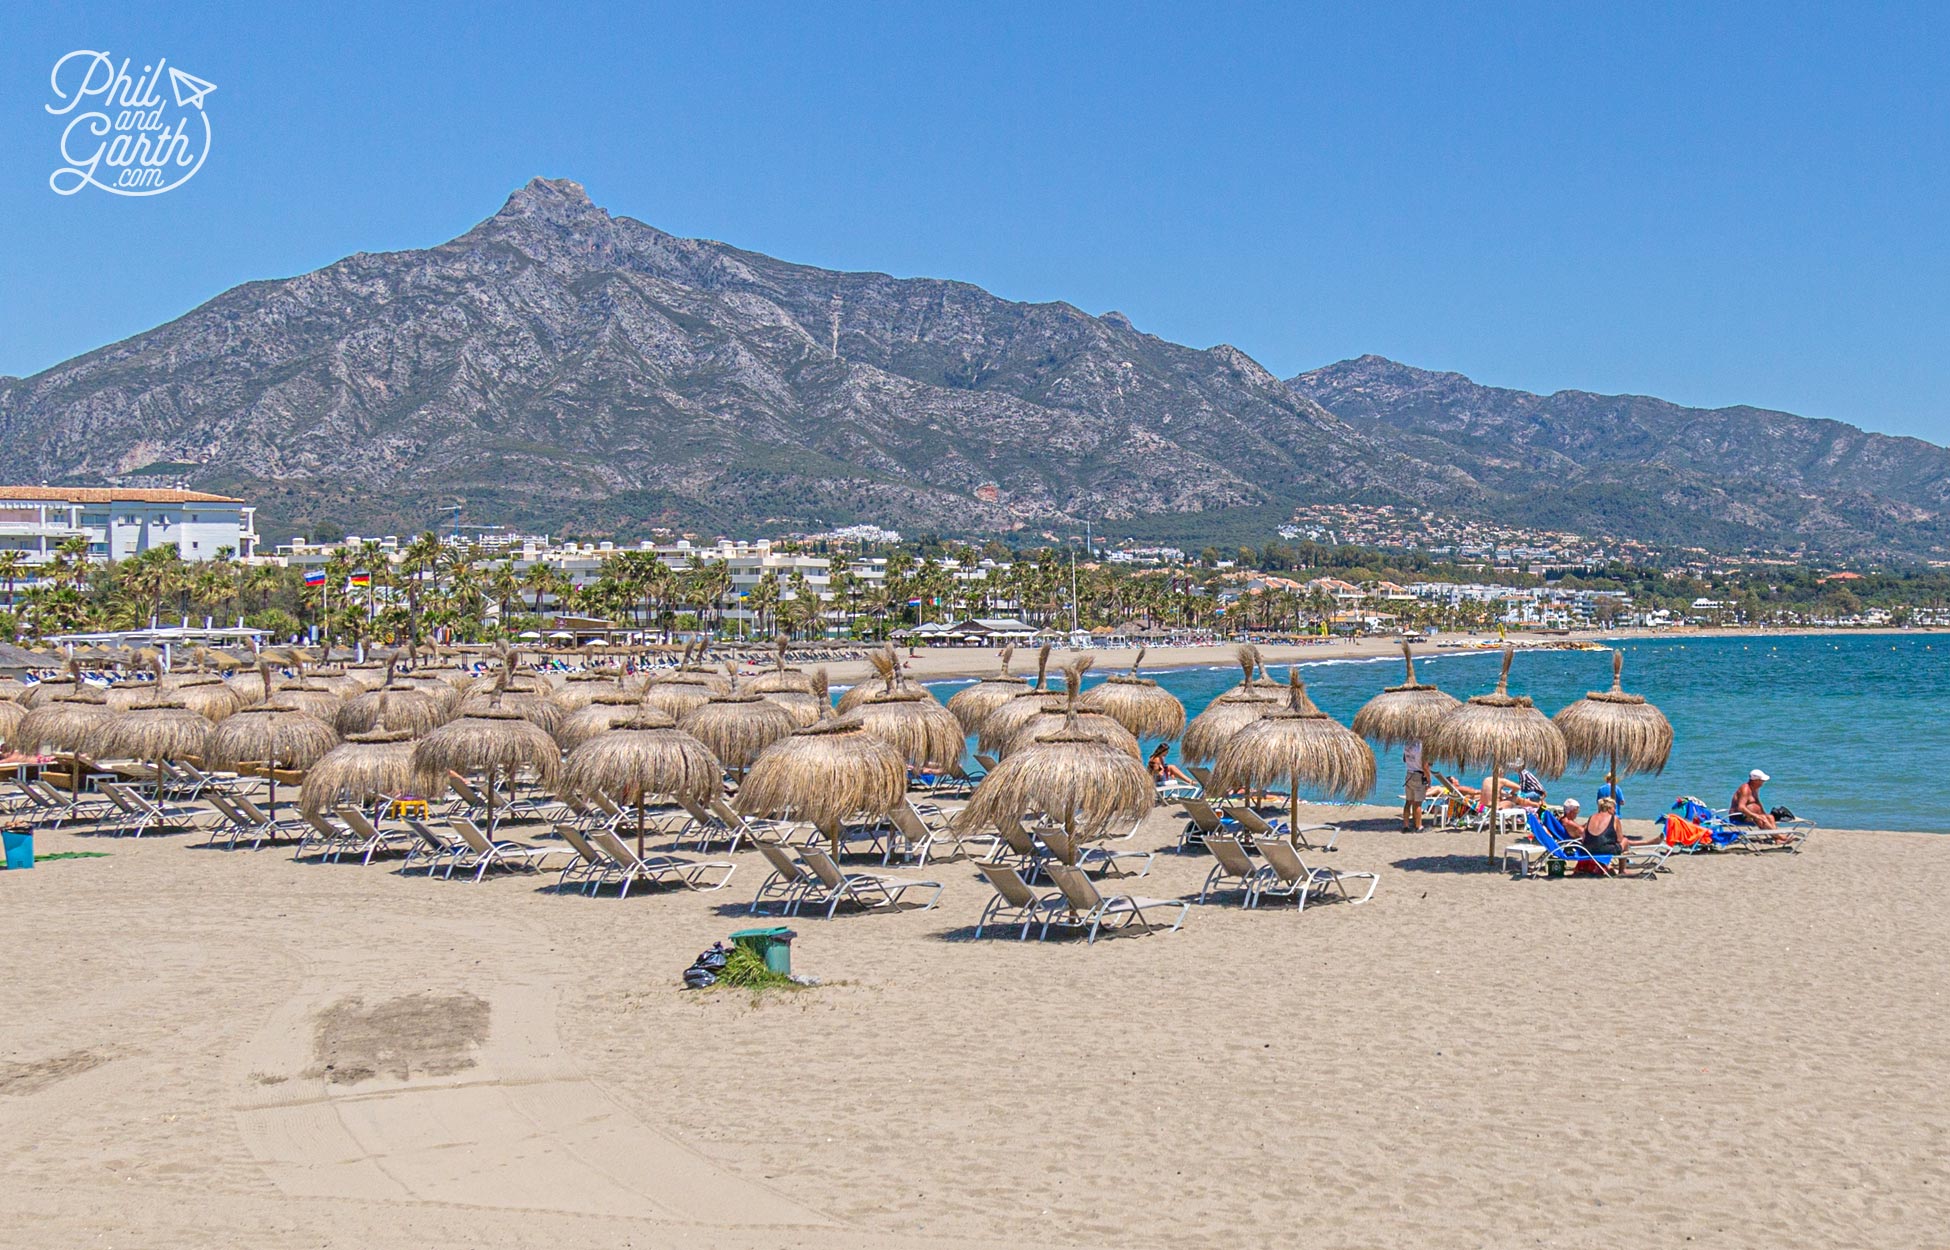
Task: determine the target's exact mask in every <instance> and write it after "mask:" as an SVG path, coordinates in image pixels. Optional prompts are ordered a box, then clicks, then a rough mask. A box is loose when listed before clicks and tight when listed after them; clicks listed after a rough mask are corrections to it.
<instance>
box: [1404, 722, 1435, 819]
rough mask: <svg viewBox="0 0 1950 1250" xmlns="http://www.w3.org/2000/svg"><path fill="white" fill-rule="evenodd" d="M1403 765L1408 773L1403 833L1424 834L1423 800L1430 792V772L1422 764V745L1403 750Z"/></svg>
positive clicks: (1407, 746)
mask: <svg viewBox="0 0 1950 1250" xmlns="http://www.w3.org/2000/svg"><path fill="white" fill-rule="evenodd" d="M1402 764H1403V766H1404V767H1406V768H1407V769H1408V773H1407V775H1406V776H1405V777H1403V779H1402V832H1403V833H1420V832H1422V800H1423V798H1424V797H1426V796H1427V794H1428V792H1429V770H1428V768H1427V767H1426V766H1424V764H1423V763H1422V744H1421V743H1419V742H1411V743H1409V744H1408V745H1406V746H1404V747H1403V748H1402Z"/></svg>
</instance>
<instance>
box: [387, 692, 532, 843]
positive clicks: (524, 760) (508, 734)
mask: <svg viewBox="0 0 1950 1250" xmlns="http://www.w3.org/2000/svg"><path fill="white" fill-rule="evenodd" d="M490 697H491V696H490ZM561 763H562V753H561V751H560V750H558V749H557V747H556V745H555V739H553V738H551V737H549V736H548V733H547V732H546V731H545V730H543V729H542V727H541V726H539V725H537V724H536V723H535V722H534V721H532V720H529V719H528V718H527V717H526V716H523V715H522V714H521V713H520V712H515V711H510V710H508V709H506V708H501V707H496V706H493V705H492V704H490V705H488V706H486V707H482V708H478V709H476V710H473V711H463V712H462V713H461V714H460V715H459V716H456V717H455V718H454V719H452V720H450V721H448V722H447V723H446V724H444V725H441V726H439V727H437V728H435V729H433V730H432V731H430V732H429V733H428V734H427V736H426V737H424V738H421V739H420V740H419V741H418V742H416V743H414V744H413V777H414V784H415V785H417V786H419V787H420V788H421V789H423V790H425V791H426V792H427V795H428V797H432V796H434V795H438V794H443V793H445V792H446V790H447V788H448V780H447V775H448V774H449V773H455V774H458V775H460V776H462V777H466V776H471V775H472V774H475V773H480V774H482V775H484V776H485V777H486V778H487V790H486V794H487V804H488V810H487V821H488V833H489V836H492V835H493V832H494V829H495V826H496V824H497V823H498V822H499V820H500V812H499V810H498V809H497V808H496V806H495V802H496V796H497V794H498V789H497V787H498V785H499V783H500V779H501V778H503V777H506V778H508V782H509V785H510V787H511V788H512V786H513V784H514V778H515V775H516V774H517V773H518V772H520V771H521V769H522V768H524V767H527V768H533V769H534V770H535V771H536V772H537V773H539V774H541V779H542V784H543V785H544V786H552V785H554V783H555V777H556V773H557V771H558V770H559V768H560V766H561Z"/></svg>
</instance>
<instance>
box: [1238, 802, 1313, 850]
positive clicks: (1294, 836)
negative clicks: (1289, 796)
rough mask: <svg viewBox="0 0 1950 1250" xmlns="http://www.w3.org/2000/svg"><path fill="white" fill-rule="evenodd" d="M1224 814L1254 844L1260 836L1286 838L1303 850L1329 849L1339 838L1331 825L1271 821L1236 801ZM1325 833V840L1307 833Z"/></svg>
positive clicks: (1243, 836) (1256, 843)
mask: <svg viewBox="0 0 1950 1250" xmlns="http://www.w3.org/2000/svg"><path fill="white" fill-rule="evenodd" d="M1224 811H1225V814H1226V815H1227V816H1228V817H1230V818H1231V819H1233V820H1234V821H1237V822H1238V825H1239V829H1240V834H1241V836H1242V838H1245V837H1250V838H1251V839H1252V840H1253V843H1254V845H1258V843H1259V840H1260V839H1261V838H1275V839H1278V838H1286V839H1288V840H1290V841H1292V842H1293V843H1294V845H1296V846H1298V847H1299V848H1300V849H1301V850H1304V851H1331V850H1333V849H1334V843H1335V842H1336V841H1338V840H1339V839H1340V836H1341V831H1340V830H1339V829H1336V828H1335V827H1334V826H1332V825H1300V826H1298V827H1295V826H1294V825H1293V824H1292V823H1291V822H1289V821H1284V820H1282V821H1278V822H1273V821H1269V820H1267V819H1266V817H1264V816H1262V815H1260V814H1259V813H1258V812H1257V811H1255V810H1254V809H1253V808H1252V807H1250V806H1248V805H1247V804H1244V803H1236V804H1233V805H1231V806H1229V807H1227V808H1225V809H1224ZM1321 833H1324V834H1326V835H1327V840H1326V841H1325V842H1315V841H1313V840H1312V839H1311V838H1309V837H1308V836H1307V835H1308V834H1321Z"/></svg>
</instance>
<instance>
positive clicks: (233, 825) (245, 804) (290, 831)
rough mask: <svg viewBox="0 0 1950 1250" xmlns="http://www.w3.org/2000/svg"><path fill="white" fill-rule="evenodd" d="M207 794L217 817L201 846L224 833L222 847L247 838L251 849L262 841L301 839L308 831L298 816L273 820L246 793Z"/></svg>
mask: <svg viewBox="0 0 1950 1250" xmlns="http://www.w3.org/2000/svg"><path fill="white" fill-rule="evenodd" d="M207 797H208V799H209V801H210V806H212V807H214V808H215V809H216V810H217V814H218V816H219V817H220V818H221V819H219V820H218V821H217V823H215V824H213V825H211V826H210V834H209V837H208V838H206V839H205V840H204V843H203V844H204V845H205V846H213V845H215V844H216V841H217V839H218V838H219V837H225V836H226V835H227V841H226V843H225V849H226V850H236V849H237V844H238V843H239V842H242V841H244V840H245V839H246V838H248V839H250V844H251V849H252V850H253V851H255V850H257V849H259V848H260V847H262V846H263V845H264V844H265V843H266V842H278V841H291V842H301V841H303V840H304V838H305V835H306V834H307V832H309V831H311V826H310V825H307V824H306V823H305V822H304V821H302V820H273V819H272V818H271V817H270V816H268V815H266V814H265V813H264V811H263V809H262V808H260V807H258V806H257V804H255V803H253V802H251V800H250V797H249V796H248V795H244V794H217V793H212V794H210V795H208V796H207Z"/></svg>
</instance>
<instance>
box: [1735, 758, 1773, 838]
mask: <svg viewBox="0 0 1950 1250" xmlns="http://www.w3.org/2000/svg"><path fill="white" fill-rule="evenodd" d="M1772 780H1773V778H1772V777H1769V776H1768V775H1767V774H1766V773H1764V772H1762V771H1761V770H1760V769H1758V768H1756V769H1755V770H1754V771H1752V772H1750V773H1748V774H1747V784H1746V785H1744V786H1741V787H1740V788H1739V789H1738V790H1735V791H1734V792H1733V802H1731V803H1729V804H1727V814H1728V815H1729V816H1730V817H1731V818H1732V820H1733V823H1734V824H1736V825H1752V826H1753V827H1754V828H1756V829H1772V828H1773V827H1774V818H1773V817H1772V816H1770V815H1768V814H1767V808H1766V807H1765V806H1764V805H1762V803H1761V801H1760V788H1761V787H1762V786H1763V785H1765V784H1767V783H1768V782H1770V781H1772Z"/></svg>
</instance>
